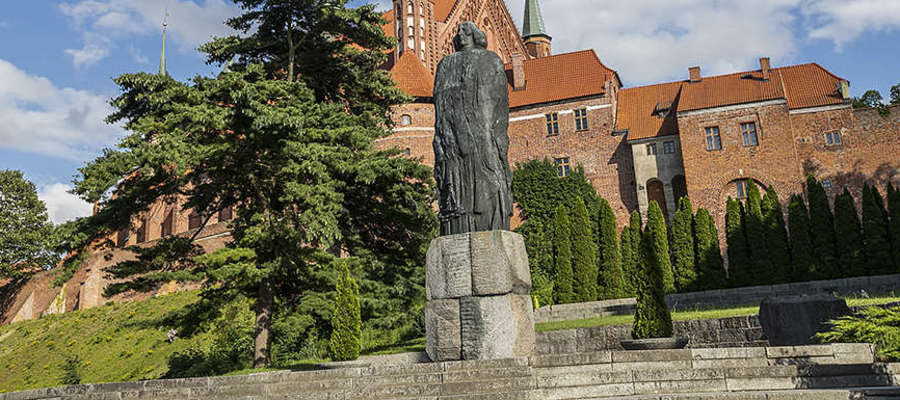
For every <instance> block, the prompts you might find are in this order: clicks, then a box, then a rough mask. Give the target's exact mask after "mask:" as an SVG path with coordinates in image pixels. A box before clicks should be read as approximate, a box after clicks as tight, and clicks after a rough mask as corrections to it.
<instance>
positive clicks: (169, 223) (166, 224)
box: [159, 210, 175, 237]
mask: <svg viewBox="0 0 900 400" xmlns="http://www.w3.org/2000/svg"><path fill="white" fill-rule="evenodd" d="M174 233H175V210H169V212H168V213H166V217H165V218H163V220H162V222H161V223H160V224H159V237H166V236H171V235H172V234H174Z"/></svg>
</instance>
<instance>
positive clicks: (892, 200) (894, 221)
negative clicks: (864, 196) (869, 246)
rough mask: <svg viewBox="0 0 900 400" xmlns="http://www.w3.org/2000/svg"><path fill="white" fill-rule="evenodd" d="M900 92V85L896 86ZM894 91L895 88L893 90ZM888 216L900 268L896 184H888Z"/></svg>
mask: <svg viewBox="0 0 900 400" xmlns="http://www.w3.org/2000/svg"><path fill="white" fill-rule="evenodd" d="M895 87H896V88H897V91H898V93H900V85H897V86H895ZM892 92H893V90H892ZM887 202H888V217H889V219H890V229H889V231H890V233H891V250H892V251H893V252H894V265H895V266H896V267H897V268H900V191H898V190H896V189H894V185H893V184H891V183H890V182H888V184H887Z"/></svg>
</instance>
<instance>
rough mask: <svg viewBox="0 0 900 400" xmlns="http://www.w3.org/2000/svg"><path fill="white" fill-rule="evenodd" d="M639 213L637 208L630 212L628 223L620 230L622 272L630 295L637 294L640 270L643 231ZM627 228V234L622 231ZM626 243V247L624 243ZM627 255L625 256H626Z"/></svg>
mask: <svg viewBox="0 0 900 400" xmlns="http://www.w3.org/2000/svg"><path fill="white" fill-rule="evenodd" d="M642 224H643V222H642V221H641V213H640V212H638V211H637V210H634V211H632V212H631V217H630V218H629V225H628V226H626V227H625V228H624V229H623V232H622V238H623V240H622V246H623V247H622V272H623V273H624V274H625V284H626V285H627V287H628V293H629V295H631V296H635V295H636V294H637V287H638V274H639V270H640V257H641V236H642V232H643V227H642ZM625 230H627V231H628V234H627V236H626V234H625V233H624V231H625ZM626 244H628V245H629V246H628V249H627V250H626V249H625V247H624V246H625V245H626ZM626 255H627V257H626Z"/></svg>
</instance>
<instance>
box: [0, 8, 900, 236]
mask: <svg viewBox="0 0 900 400" xmlns="http://www.w3.org/2000/svg"><path fill="white" fill-rule="evenodd" d="M361 2H362V1H354V2H352V3H351V4H353V5H357V4H360V3H361ZM376 2H377V3H379V7H382V8H386V7H387V6H388V5H389V1H387V0H377V1H376ZM507 3H508V8H509V10H510V13H511V14H512V16H513V18H514V19H515V20H516V22H517V23H519V22H520V20H521V15H522V12H523V10H522V9H523V4H524V0H507ZM542 3H543V6H542V8H543V15H544V18H545V22H546V26H547V30H548V33H549V34H550V35H551V36H553V38H554V39H553V47H554V51H555V52H565V51H573V50H580V49H585V48H593V49H595V50H596V52H597V54H598V55H599V56H600V58H601V60H603V62H604V63H606V64H607V65H608V66H609V67H611V68H613V69H616V70H617V71H618V72H619V73H620V75H621V77H622V78H623V80H624V81H625V84H626V86H635V85H641V84H648V83H655V82H662V81H669V80H677V79H684V78H686V77H687V68H688V67H690V66H693V65H700V66H702V68H703V72H704V74H706V75H708V74H718V73H727V72H733V71H737V70H746V69H753V68H755V67H756V66H757V65H758V64H757V62H758V61H757V60H758V58H759V57H761V56H769V57H771V58H772V63H773V65H774V66H781V65H790V64H797V63H804V62H818V63H819V64H821V65H822V66H824V67H825V68H827V69H828V70H830V71H832V72H833V73H835V74H837V75H839V76H841V77H843V78H846V79H848V80H850V82H851V91H852V93H853V94H854V95H858V94H861V93H862V92H863V91H865V90H867V89H871V88H874V89H878V90H880V91H881V92H882V95H884V96H885V97H887V96H888V92H889V88H890V86H892V85H895V84H897V83H900V68H898V67H900V51H898V49H900V45H898V43H900V0H754V1H750V2H748V1H737V0H735V1H725V0H678V1H673V0H630V1H627V2H623V1H618V0H542ZM166 9H168V10H169V13H170V16H169V19H168V20H169V37H168V39H169V40H168V49H167V60H168V63H167V64H168V70H169V73H170V74H171V75H172V76H173V77H174V78H176V79H181V80H184V79H187V78H189V77H191V76H193V75H195V74H208V73H211V72H214V71H216V70H217V69H218V68H217V67H215V66H207V65H205V63H204V62H203V58H202V57H201V56H200V55H199V54H198V53H197V52H196V50H195V49H196V48H197V46H198V45H199V44H201V43H203V42H204V41H206V40H208V39H209V38H210V37H211V36H212V35H225V34H228V33H229V31H228V30H227V28H226V27H225V26H224V25H223V24H222V21H224V19H226V18H227V17H229V16H232V15H236V14H237V13H238V10H237V9H236V8H235V7H234V6H233V4H232V3H231V2H230V1H226V0H39V1H8V2H5V4H4V12H3V13H2V14H0V35H2V37H3V40H2V41H0V121H2V123H0V169H19V170H22V171H23V172H24V173H25V175H26V176H27V177H28V178H29V179H31V180H32V181H33V182H34V183H35V184H36V185H37V186H38V189H39V192H40V196H41V198H42V199H44V200H45V202H46V203H47V205H48V210H49V211H50V214H51V218H52V219H53V220H54V221H56V222H60V221H64V220H66V219H71V218H74V217H76V216H79V215H86V214H87V213H89V212H90V206H89V205H87V204H85V203H84V202H81V201H80V200H78V199H76V198H74V196H71V195H69V194H67V193H66V190H67V189H68V188H70V187H71V180H72V177H73V176H74V175H75V174H76V173H77V168H78V167H80V166H81V165H83V164H84V163H85V162H87V161H88V160H90V159H92V158H93V157H95V156H96V155H97V154H98V153H99V151H100V150H101V149H102V148H103V147H109V146H113V145H114V144H115V142H116V140H117V139H118V138H119V137H121V136H122V135H123V132H122V130H121V129H120V128H118V127H115V126H108V125H106V124H105V123H104V122H103V118H104V117H105V116H106V115H108V113H109V111H110V110H109V107H108V105H107V101H108V100H109V99H110V98H111V97H113V96H114V95H115V94H116V90H117V89H116V86H115V84H114V83H113V82H112V80H111V79H112V78H113V77H115V76H117V75H119V74H122V73H126V72H135V71H156V69H157V68H158V63H159V54H160V29H161V26H160V25H161V22H162V20H163V17H164V15H165V13H166Z"/></svg>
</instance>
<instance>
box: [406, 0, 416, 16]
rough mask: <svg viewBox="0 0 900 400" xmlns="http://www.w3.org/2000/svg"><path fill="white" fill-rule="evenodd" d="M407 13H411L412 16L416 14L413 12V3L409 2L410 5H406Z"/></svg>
mask: <svg viewBox="0 0 900 400" xmlns="http://www.w3.org/2000/svg"><path fill="white" fill-rule="evenodd" d="M406 12H408V13H410V14H412V13H413V12H414V11H413V3H412V2H409V4H407V5H406Z"/></svg>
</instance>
